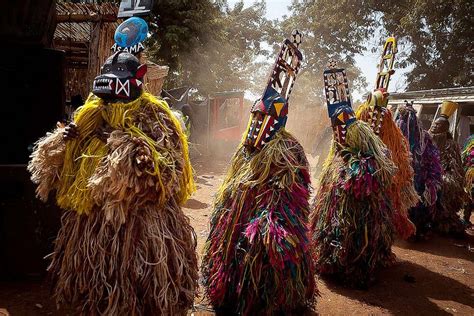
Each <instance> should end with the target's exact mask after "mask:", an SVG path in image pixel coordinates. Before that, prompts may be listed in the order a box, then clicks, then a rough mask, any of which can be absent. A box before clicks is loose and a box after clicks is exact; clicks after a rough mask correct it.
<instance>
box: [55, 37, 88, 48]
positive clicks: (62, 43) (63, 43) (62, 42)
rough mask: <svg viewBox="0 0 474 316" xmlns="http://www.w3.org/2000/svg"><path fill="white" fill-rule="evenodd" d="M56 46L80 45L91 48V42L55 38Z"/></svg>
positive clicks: (80, 46)
mask: <svg viewBox="0 0 474 316" xmlns="http://www.w3.org/2000/svg"><path fill="white" fill-rule="evenodd" d="M53 43H54V46H64V47H78V48H82V49H89V42H76V41H73V40H64V39H54V42H53Z"/></svg>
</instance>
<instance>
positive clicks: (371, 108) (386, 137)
mask: <svg viewBox="0 0 474 316" xmlns="http://www.w3.org/2000/svg"><path fill="white" fill-rule="evenodd" d="M396 51H397V49H396V41H395V38H393V37H390V38H388V39H387V41H386V42H385V45H384V49H383V53H382V58H381V61H380V64H379V71H378V73H377V80H376V88H375V91H374V92H372V93H370V94H369V96H368V98H367V101H366V102H365V103H363V104H361V105H360V106H359V108H358V109H357V112H356V116H357V119H359V120H362V121H364V122H367V123H369V125H370V126H371V127H372V129H373V131H374V132H375V134H377V135H378V136H379V137H380V139H382V141H383V142H384V144H385V145H386V146H387V147H388V149H389V150H390V151H391V155H392V160H393V162H394V163H395V165H396V166H397V169H398V170H397V172H396V173H395V176H394V179H393V181H392V185H391V186H390V188H389V194H390V199H391V201H392V206H393V208H394V209H395V212H394V219H393V221H394V223H395V226H396V228H397V232H398V234H399V236H400V237H401V238H404V239H406V238H408V237H410V236H411V235H413V234H414V233H415V230H416V228H415V225H414V224H413V223H412V222H411V221H410V220H409V219H408V210H409V209H410V208H412V207H414V206H416V205H417V204H418V202H419V197H418V194H417V192H416V190H415V186H414V183H413V179H414V172H413V168H412V166H411V157H410V149H409V146H408V142H407V140H406V139H405V137H404V136H403V134H402V132H401V131H400V129H399V128H398V127H397V125H396V124H395V122H394V121H393V118H392V113H391V112H390V111H389V110H388V109H387V102H388V93H387V89H388V85H389V82H390V76H391V75H392V74H393V73H394V72H395V71H394V70H393V64H394V60H395V59H394V58H395V54H396Z"/></svg>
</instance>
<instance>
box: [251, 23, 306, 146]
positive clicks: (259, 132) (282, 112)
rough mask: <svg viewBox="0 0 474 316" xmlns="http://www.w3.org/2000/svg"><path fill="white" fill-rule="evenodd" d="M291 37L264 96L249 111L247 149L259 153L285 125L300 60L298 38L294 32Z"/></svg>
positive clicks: (279, 55)
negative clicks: (256, 150)
mask: <svg viewBox="0 0 474 316" xmlns="http://www.w3.org/2000/svg"><path fill="white" fill-rule="evenodd" d="M291 36H292V41H290V40H289V39H285V41H284V42H283V44H282V46H281V49H280V53H279V54H278V56H277V59H276V61H275V64H274V66H273V70H272V72H271V75H270V78H269V79H268V83H267V86H266V88H265V90H264V91H263V95H262V97H261V98H260V99H258V100H257V101H255V103H254V105H253V107H252V109H251V118H250V124H249V127H248V130H247V136H246V138H245V141H244V145H245V146H247V147H250V148H252V147H254V148H257V149H261V148H262V147H263V146H264V145H265V144H266V143H268V142H269V141H270V140H271V139H272V138H273V136H274V135H275V134H276V132H277V131H278V130H279V129H280V128H282V127H284V126H285V125H286V120H287V115H288V100H289V98H290V94H291V90H292V89H293V85H294V83H295V80H296V76H297V74H298V71H299V69H300V64H301V60H302V59H303V56H302V54H301V52H300V51H299V50H298V46H299V44H300V43H301V38H302V36H301V34H300V33H299V32H298V31H297V30H294V31H293V32H292V34H291Z"/></svg>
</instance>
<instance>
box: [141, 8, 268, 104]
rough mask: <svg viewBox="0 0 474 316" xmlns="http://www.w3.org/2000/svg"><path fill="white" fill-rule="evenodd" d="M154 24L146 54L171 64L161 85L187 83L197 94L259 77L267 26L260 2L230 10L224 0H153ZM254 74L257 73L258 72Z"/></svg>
mask: <svg viewBox="0 0 474 316" xmlns="http://www.w3.org/2000/svg"><path fill="white" fill-rule="evenodd" d="M154 13H155V14H156V15H158V23H157V24H158V25H157V28H156V29H155V30H154V36H153V38H152V40H151V41H150V43H149V47H150V53H149V55H150V57H151V59H152V60H155V61H157V62H158V63H161V64H164V65H167V66H169V67H170V73H169V75H168V78H167V80H166V83H165V86H166V87H177V86H180V85H190V86H193V87H196V88H197V89H198V90H199V92H200V94H202V95H206V94H208V93H211V92H216V91H225V90H248V89H251V88H252V87H253V83H254V81H255V80H258V78H259V76H258V75H257V74H256V72H255V69H259V67H258V65H259V63H260V62H259V61H258V60H257V56H259V55H265V54H268V52H267V51H265V49H263V48H262V46H261V41H262V40H264V39H265V32H266V30H268V29H269V28H270V26H271V24H270V23H269V22H268V21H267V20H266V19H265V18H263V16H264V15H265V1H260V2H255V3H254V4H253V5H252V6H250V7H248V8H244V5H243V2H242V1H241V2H239V3H237V4H236V5H235V6H234V7H233V8H229V6H228V5H227V3H226V2H225V1H220V2H219V1H218V2H212V1H209V0H199V1H191V0H184V1H156V3H155V7H154ZM257 73H258V72H257Z"/></svg>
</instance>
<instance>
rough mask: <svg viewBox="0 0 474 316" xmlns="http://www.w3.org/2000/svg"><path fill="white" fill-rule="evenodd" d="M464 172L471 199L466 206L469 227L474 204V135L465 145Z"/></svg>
mask: <svg viewBox="0 0 474 316" xmlns="http://www.w3.org/2000/svg"><path fill="white" fill-rule="evenodd" d="M462 161H463V165H464V172H465V173H466V177H465V178H466V183H465V191H466V193H467V194H468V196H469V198H468V199H467V201H466V203H465V205H464V217H463V219H464V221H465V222H466V224H467V225H469V224H470V223H471V221H470V218H471V213H472V209H473V204H474V135H471V136H470V137H469V138H468V139H467V140H466V143H465V144H464V148H463V151H462Z"/></svg>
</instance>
